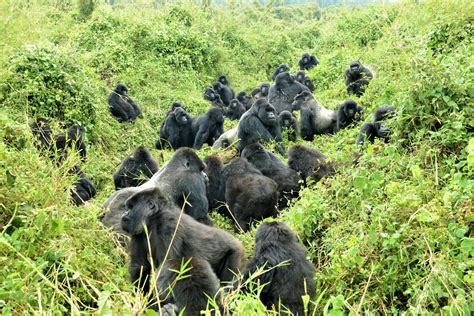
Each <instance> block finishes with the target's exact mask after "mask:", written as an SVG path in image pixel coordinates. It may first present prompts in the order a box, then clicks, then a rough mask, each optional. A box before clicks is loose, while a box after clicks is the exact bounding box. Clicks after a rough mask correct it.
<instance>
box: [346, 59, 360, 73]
mask: <svg viewBox="0 0 474 316" xmlns="http://www.w3.org/2000/svg"><path fill="white" fill-rule="evenodd" d="M361 66H362V64H361V63H360V61H358V60H354V61H353V62H351V64H350V66H349V69H350V71H351V73H352V74H354V75H359V74H360V72H361Z"/></svg>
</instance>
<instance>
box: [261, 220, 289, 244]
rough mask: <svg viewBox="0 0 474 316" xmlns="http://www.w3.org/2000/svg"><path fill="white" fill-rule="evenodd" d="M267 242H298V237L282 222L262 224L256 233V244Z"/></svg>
mask: <svg viewBox="0 0 474 316" xmlns="http://www.w3.org/2000/svg"><path fill="white" fill-rule="evenodd" d="M265 240H274V241H280V242H285V243H286V242H296V241H297V239H296V236H295V234H294V233H293V232H292V231H291V229H290V228H289V227H288V226H287V225H286V224H284V223H281V222H267V223H262V224H260V226H259V227H258V229H257V232H256V233H255V243H256V244H257V243H259V242H262V241H265Z"/></svg>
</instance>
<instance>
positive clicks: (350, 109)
mask: <svg viewBox="0 0 474 316" xmlns="http://www.w3.org/2000/svg"><path fill="white" fill-rule="evenodd" d="M363 114H364V109H363V108H362V107H361V106H359V105H357V103H356V102H355V101H354V100H347V101H345V102H344V103H343V104H341V106H340V107H339V109H338V111H337V131H339V130H341V129H343V128H346V127H348V126H349V125H351V124H352V123H353V122H355V121H356V120H359V119H360V118H361V117H362V115H363Z"/></svg>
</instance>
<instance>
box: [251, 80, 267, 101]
mask: <svg viewBox="0 0 474 316" xmlns="http://www.w3.org/2000/svg"><path fill="white" fill-rule="evenodd" d="M269 92H270V84H269V83H262V84H261V85H260V87H258V88H255V89H254V90H253V91H252V97H254V98H255V99H259V98H265V99H267V98H268V93H269Z"/></svg>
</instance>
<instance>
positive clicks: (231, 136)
mask: <svg viewBox="0 0 474 316" xmlns="http://www.w3.org/2000/svg"><path fill="white" fill-rule="evenodd" d="M237 133H238V127H234V128H232V129H230V130H228V131H227V132H225V133H224V134H222V135H221V136H219V138H218V139H217V140H216V141H215V142H214V145H212V148H214V149H219V148H227V147H229V146H230V145H231V144H233V143H234V142H236V141H237V140H238V139H239V137H238V135H237Z"/></svg>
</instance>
